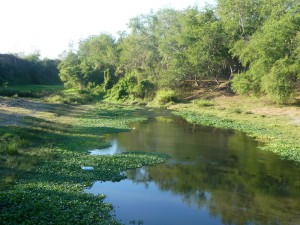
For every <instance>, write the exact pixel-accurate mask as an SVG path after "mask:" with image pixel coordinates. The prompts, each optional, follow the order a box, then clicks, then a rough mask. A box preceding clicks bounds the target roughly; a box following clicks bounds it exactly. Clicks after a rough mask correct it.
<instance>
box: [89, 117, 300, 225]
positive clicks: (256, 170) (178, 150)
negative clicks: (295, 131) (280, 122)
mask: <svg viewBox="0 0 300 225" xmlns="http://www.w3.org/2000/svg"><path fill="white" fill-rule="evenodd" d="M131 126H132V130H131V131H130V132H125V133H119V134H114V135H108V136H106V137H105V138H106V139H107V140H108V141H110V143H111V145H112V146H111V147H110V148H108V149H104V150H95V151H93V152H92V153H91V154H100V155H101V154H118V153H121V152H126V151H149V152H163V153H167V154H169V155H170V156H171V158H170V159H169V160H168V161H167V162H166V163H164V164H160V165H156V166H151V167H143V168H138V169H135V170H129V171H126V172H125V173H126V176H127V179H125V180H122V181H120V182H101V181H96V182H95V183H94V184H93V185H92V186H91V187H89V188H87V189H85V192H87V193H93V194H95V195H97V194H105V195H106V196H107V197H106V201H107V202H111V203H112V204H113V206H114V207H115V210H114V214H115V217H116V218H117V220H119V221H120V222H121V223H124V224H143V225H183V224H187V225H196V224H197V225H199V224H211V225H219V224H232V225H244V224H245V225H246V224H247V225H252V224H261V225H265V224H266V225H267V224H268V225H269V224H278V225H279V224H280V225H281V224H282V225H286V224H300V166H299V164H296V163H294V162H291V161H287V160H282V159H280V158H279V157H278V156H277V155H275V154H273V153H271V152H266V151H262V150H259V149H258V146H259V143H257V142H256V141H255V140H253V139H252V138H250V137H247V136H246V135H245V134H243V133H241V132H238V131H234V130H224V129H216V128H210V127H203V126H199V125H193V124H189V123H187V122H185V121H184V120H183V119H181V118H179V117H175V116H170V115H169V116H160V117H153V118H149V120H148V121H145V122H140V123H136V124H132V125H131Z"/></svg>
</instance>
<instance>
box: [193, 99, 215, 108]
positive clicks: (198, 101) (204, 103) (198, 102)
mask: <svg viewBox="0 0 300 225" xmlns="http://www.w3.org/2000/svg"><path fill="white" fill-rule="evenodd" d="M192 103H193V104H194V105H196V106H198V107H211V106H214V103H213V102H212V101H209V100H206V99H195V100H193V101H192Z"/></svg>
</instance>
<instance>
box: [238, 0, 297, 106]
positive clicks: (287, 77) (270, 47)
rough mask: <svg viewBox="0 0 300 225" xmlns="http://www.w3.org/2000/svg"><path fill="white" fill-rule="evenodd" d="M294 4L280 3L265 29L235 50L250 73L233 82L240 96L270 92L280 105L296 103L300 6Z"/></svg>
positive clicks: (274, 9) (240, 75)
mask: <svg viewBox="0 0 300 225" xmlns="http://www.w3.org/2000/svg"><path fill="white" fill-rule="evenodd" d="M290 2H291V1H277V4H278V5H277V7H274V8H273V11H272V12H271V14H270V16H269V17H268V19H267V20H266V21H265V22H264V24H263V25H262V27H261V29H258V30H257V31H256V32H255V33H254V34H253V35H252V36H251V37H250V38H249V40H240V41H238V42H236V44H235V46H234V47H233V48H232V52H233V53H234V54H235V55H236V56H238V57H239V59H240V60H241V61H242V63H243V65H244V66H246V65H248V66H249V70H248V71H246V72H244V73H241V74H239V75H236V76H235V78H234V80H233V87H234V89H235V90H236V91H238V92H239V93H248V92H250V91H255V92H256V93H267V94H268V96H269V97H270V98H271V99H273V100H274V101H276V102H278V103H289V102H290V101H292V100H293V97H294V94H295V91H296V85H297V81H298V79H299V69H300V67H299V59H300V58H299V52H298V49H299V32H300V5H299V4H296V2H294V3H295V4H294V5H291V4H290ZM284 3H287V4H284ZM266 4H267V3H266ZM267 5H268V4H267ZM265 7H266V6H265Z"/></svg>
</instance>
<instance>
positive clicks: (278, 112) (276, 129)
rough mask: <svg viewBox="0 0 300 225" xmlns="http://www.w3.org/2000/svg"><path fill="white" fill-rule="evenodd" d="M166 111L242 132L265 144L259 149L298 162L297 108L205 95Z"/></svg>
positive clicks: (299, 120)
mask: <svg viewBox="0 0 300 225" xmlns="http://www.w3.org/2000/svg"><path fill="white" fill-rule="evenodd" d="M201 97H203V98H201ZM168 108H169V109H170V110H172V111H173V112H174V113H175V114H177V115H180V116H182V117H184V118H185V119H187V120H188V121H189V122H191V123H196V124H202V125H206V126H212V127H219V128H229V129H236V130H240V131H242V132H245V133H246V134H248V135H250V136H252V137H255V138H256V139H257V140H258V141H261V142H263V143H264V145H263V146H262V147H261V149H262V150H267V151H272V152H274V153H276V154H279V155H280V156H282V157H283V158H286V159H290V160H294V161H297V162H300V132H299V130H300V109H299V106H297V105H294V106H277V105H274V104H272V103H271V102H269V101H268V100H267V99H265V98H255V97H245V96H237V95H230V94H220V95H212V94H206V95H205V96H203V95H202V96H200V98H198V99H195V100H192V101H191V102H189V103H180V104H174V105H171V106H169V107H168Z"/></svg>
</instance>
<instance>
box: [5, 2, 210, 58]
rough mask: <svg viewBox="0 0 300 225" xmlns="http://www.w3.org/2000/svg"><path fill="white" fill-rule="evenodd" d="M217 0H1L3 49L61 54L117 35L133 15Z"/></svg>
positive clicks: (56, 55) (201, 5)
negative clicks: (72, 45)
mask: <svg viewBox="0 0 300 225" xmlns="http://www.w3.org/2000/svg"><path fill="white" fill-rule="evenodd" d="M214 2H215V0H0V24H1V26H0V29H1V32H0V53H20V52H23V53H25V54H29V53H32V52H34V51H36V50H39V51H40V53H41V56H42V57H47V58H57V57H58V55H59V54H61V53H62V52H63V51H64V50H66V49H68V46H69V43H70V42H75V43H77V42H78V40H80V39H83V38H87V37H88V36H90V35H95V34H99V33H101V32H106V33H110V34H112V35H116V33H117V32H118V31H123V30H126V27H127V26H126V24H127V23H128V22H129V19H130V18H133V17H135V16H137V15H140V14H144V13H149V12H150V10H151V9H153V10H154V11H156V10H158V9H161V8H164V7H171V8H175V9H184V8H187V7H188V6H194V5H197V6H199V7H203V6H205V4H206V3H207V4H213V3H214Z"/></svg>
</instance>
